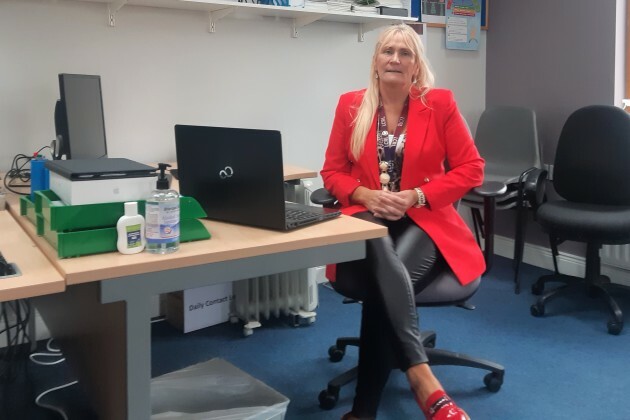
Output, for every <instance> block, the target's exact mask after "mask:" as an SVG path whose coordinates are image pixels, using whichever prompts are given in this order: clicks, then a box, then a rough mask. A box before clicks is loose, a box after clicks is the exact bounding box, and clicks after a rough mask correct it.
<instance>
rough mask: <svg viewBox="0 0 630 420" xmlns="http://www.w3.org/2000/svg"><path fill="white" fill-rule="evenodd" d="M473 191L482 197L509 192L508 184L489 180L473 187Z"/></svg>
mask: <svg viewBox="0 0 630 420" xmlns="http://www.w3.org/2000/svg"><path fill="white" fill-rule="evenodd" d="M473 192H474V193H475V194H477V195H480V196H481V197H497V196H499V195H502V194H505V193H506V192H507V185H505V183H503V182H499V181H487V182H484V183H483V184H481V185H480V186H478V187H475V188H473Z"/></svg>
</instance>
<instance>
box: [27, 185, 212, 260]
mask: <svg viewBox="0 0 630 420" xmlns="http://www.w3.org/2000/svg"><path fill="white" fill-rule="evenodd" d="M144 205H145V202H144V201H138V213H139V214H144ZM124 208H125V206H124V202H117V203H99V204H83V205H76V206H69V205H66V204H64V203H63V202H62V201H61V200H60V199H59V197H58V196H57V195H56V194H55V193H54V192H53V191H51V190H45V191H37V192H36V193H35V202H34V203H33V202H32V201H31V200H30V198H29V197H27V196H24V197H22V198H21V199H20V214H21V215H23V216H26V217H27V218H28V219H29V220H30V221H31V222H33V224H35V226H36V227H37V234H38V235H39V236H43V237H44V238H46V240H47V241H48V242H49V243H50V244H51V245H52V246H53V247H55V249H56V250H57V256H58V257H59V258H69V257H79V256H82V255H90V254H100V253H104V252H112V251H116V250H117V248H116V241H117V239H118V233H117V231H116V223H117V222H118V219H119V218H120V217H121V216H122V215H123V214H124V212H125V210H124ZM204 217H206V212H205V211H204V210H203V209H202V208H201V206H200V205H199V203H198V202H197V200H195V199H194V198H192V197H180V222H179V229H180V235H179V240H180V241H181V242H191V241H199V240H203V239H210V233H209V232H208V230H207V229H206V227H205V226H204V225H203V223H202V222H201V221H199V220H197V219H201V218H204Z"/></svg>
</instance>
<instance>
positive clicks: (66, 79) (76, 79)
mask: <svg viewBox="0 0 630 420" xmlns="http://www.w3.org/2000/svg"><path fill="white" fill-rule="evenodd" d="M59 93H60V95H61V99H59V100H58V101H57V104H56V106H55V130H56V133H57V139H56V141H55V151H54V157H55V159H62V158H64V157H65V158H66V159H93V158H100V157H107V142H106V140H105V119H104V117H103V98H102V97H101V77H100V76H91V75H85V74H65V73H62V74H60V75H59Z"/></svg>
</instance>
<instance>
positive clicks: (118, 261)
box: [7, 195, 387, 286]
mask: <svg viewBox="0 0 630 420" xmlns="http://www.w3.org/2000/svg"><path fill="white" fill-rule="evenodd" d="M7 201H8V204H9V211H10V212H11V213H12V214H13V215H14V217H15V219H16V220H17V221H18V223H19V224H20V225H21V226H22V228H23V229H24V231H25V232H26V233H27V234H28V235H29V236H30V237H31V239H32V240H33V241H34V242H35V243H36V244H37V247H39V249H40V250H41V251H42V252H43V253H44V254H45V255H46V257H48V259H49V260H50V261H51V262H52V264H53V265H54V266H55V267H56V268H57V270H59V272H60V273H61V275H62V276H63V277H64V278H65V280H66V285H68V286H69V285H72V284H79V283H86V282H91V281H98V280H104V279H110V278H116V277H123V276H128V275H133V274H142V273H151V272H157V271H163V270H169V269H174V268H181V267H186V266H194V265H200V264H208V263H213V262H220V261H228V260H234V259H238V258H247V257H253V256H258V255H266V254H270V253H274V252H285V251H292V250H296V249H305V248H311V247H317V246H324V245H331V244H338V243H344V242H351V241H357V240H365V239H372V238H377V237H381V236H385V235H386V234H387V229H386V228H384V227H382V226H378V225H376V224H373V223H369V222H366V221H363V220H360V219H356V218H353V217H347V216H341V217H338V218H336V219H333V220H329V221H326V222H323V223H318V224H315V225H311V226H307V227H304V228H301V229H297V230H294V231H291V232H276V231H272V230H266V229H258V228H253V227H247V226H240V225H233V224H229V223H222V222H217V221H213V220H202V222H203V223H204V225H205V226H206V228H207V229H208V231H209V232H210V234H211V235H212V238H211V239H209V240H205V241H197V242H187V243H183V244H181V246H180V249H179V250H178V251H177V252H174V253H173V254H167V255H156V254H149V253H146V252H143V253H140V254H134V255H123V254H119V253H107V254H98V255H88V256H84V257H78V258H68V259H58V258H57V252H56V250H55V249H54V248H53V247H52V246H51V245H50V244H48V242H46V240H45V239H44V238H42V237H39V236H37V233H36V231H35V226H34V225H33V224H32V223H31V222H30V221H29V220H28V219H26V218H25V217H22V216H20V215H19V199H18V197H16V196H13V195H9V196H8V200H7Z"/></svg>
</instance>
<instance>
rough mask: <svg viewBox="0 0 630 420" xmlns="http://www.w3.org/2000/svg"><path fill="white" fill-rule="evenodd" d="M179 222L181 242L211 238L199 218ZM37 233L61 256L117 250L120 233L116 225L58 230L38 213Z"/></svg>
mask: <svg viewBox="0 0 630 420" xmlns="http://www.w3.org/2000/svg"><path fill="white" fill-rule="evenodd" d="M179 224H180V225H179V228H180V238H179V239H180V241H181V242H191V241H199V240H203V239H210V232H208V230H207V229H206V227H205V226H204V225H203V223H201V221H199V220H197V219H182V220H180V222H179ZM40 227H41V233H40ZM37 234H38V235H40V236H43V237H44V238H46V240H47V241H48V242H49V243H50V244H51V245H52V246H53V247H54V248H55V249H56V250H57V256H58V257H59V258H69V257H80V256H82V255H91V254H100V253H104V252H112V251H116V250H117V248H116V241H117V239H118V234H117V232H116V228H115V227H106V228H100V229H89V230H79V231H70V232H57V231H55V230H53V229H51V228H50V223H49V221H47V220H46V219H45V218H44V217H43V216H42V215H41V214H38V215H37Z"/></svg>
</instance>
